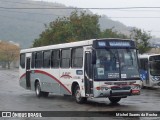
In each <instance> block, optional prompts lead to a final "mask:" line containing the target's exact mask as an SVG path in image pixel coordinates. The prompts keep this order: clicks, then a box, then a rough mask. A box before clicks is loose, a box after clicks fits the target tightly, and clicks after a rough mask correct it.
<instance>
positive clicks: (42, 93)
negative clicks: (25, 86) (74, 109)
mask: <svg viewBox="0 0 160 120" xmlns="http://www.w3.org/2000/svg"><path fill="white" fill-rule="evenodd" d="M35 92H36V96H37V97H48V95H49V92H42V91H41V86H40V83H39V82H37V83H36V87H35Z"/></svg>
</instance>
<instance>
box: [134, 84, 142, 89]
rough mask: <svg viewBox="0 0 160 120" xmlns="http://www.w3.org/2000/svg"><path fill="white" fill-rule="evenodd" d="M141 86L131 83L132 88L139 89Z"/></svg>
mask: <svg viewBox="0 0 160 120" xmlns="http://www.w3.org/2000/svg"><path fill="white" fill-rule="evenodd" d="M140 88H141V87H140V85H134V84H133V85H132V89H140Z"/></svg>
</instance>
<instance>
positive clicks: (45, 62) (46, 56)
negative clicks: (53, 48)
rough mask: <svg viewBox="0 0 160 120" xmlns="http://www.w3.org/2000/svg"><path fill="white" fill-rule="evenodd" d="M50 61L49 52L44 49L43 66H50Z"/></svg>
mask: <svg viewBox="0 0 160 120" xmlns="http://www.w3.org/2000/svg"><path fill="white" fill-rule="evenodd" d="M50 62H51V52H50V51H44V52H43V67H44V68H50Z"/></svg>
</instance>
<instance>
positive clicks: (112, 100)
mask: <svg viewBox="0 0 160 120" xmlns="http://www.w3.org/2000/svg"><path fill="white" fill-rule="evenodd" d="M108 99H109V100H110V102H111V103H118V102H119V101H120V100H121V98H120V97H109V98H108Z"/></svg>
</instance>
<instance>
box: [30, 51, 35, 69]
mask: <svg viewBox="0 0 160 120" xmlns="http://www.w3.org/2000/svg"><path fill="white" fill-rule="evenodd" d="M34 67H35V53H34V52H33V53H32V61H31V68H34Z"/></svg>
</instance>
